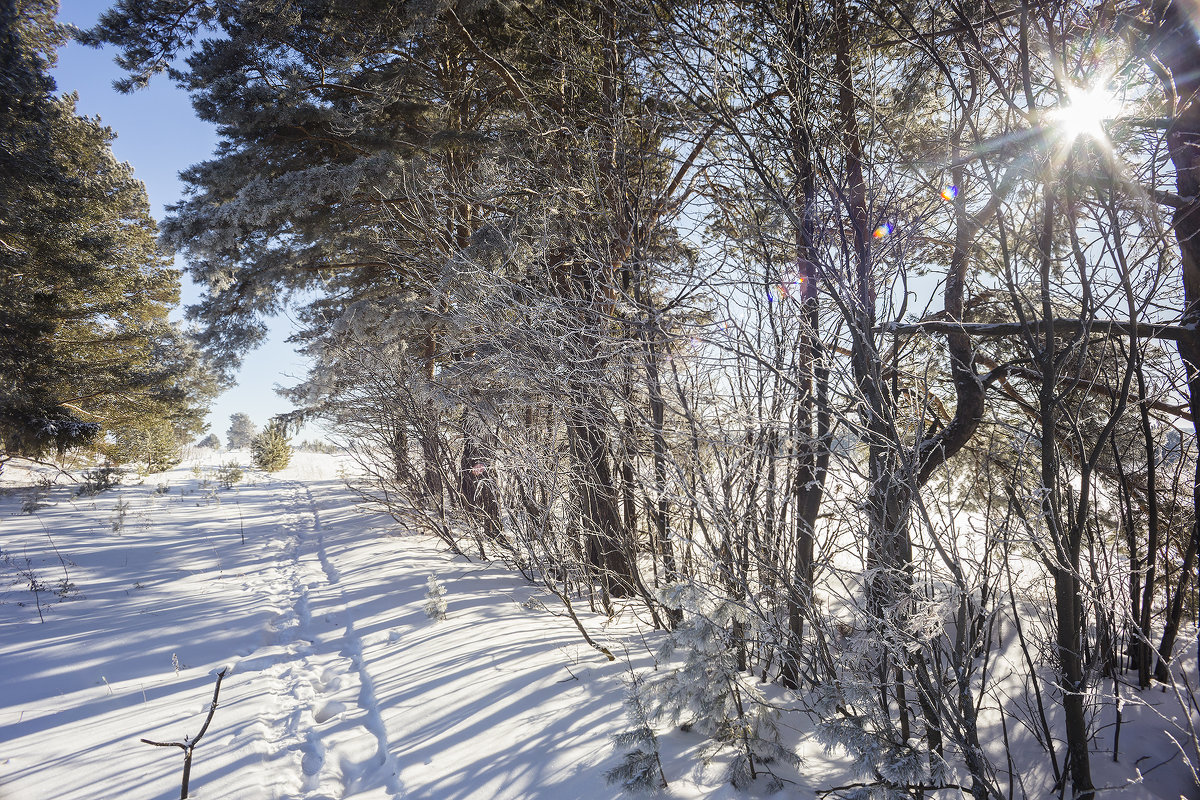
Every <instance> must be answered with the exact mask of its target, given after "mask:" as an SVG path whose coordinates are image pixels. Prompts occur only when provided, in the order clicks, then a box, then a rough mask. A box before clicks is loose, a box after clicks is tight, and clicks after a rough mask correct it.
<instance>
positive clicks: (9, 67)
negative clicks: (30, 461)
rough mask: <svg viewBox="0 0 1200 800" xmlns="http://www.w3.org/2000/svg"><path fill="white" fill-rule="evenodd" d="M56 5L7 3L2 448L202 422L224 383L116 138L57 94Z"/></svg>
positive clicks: (1, 19)
mask: <svg viewBox="0 0 1200 800" xmlns="http://www.w3.org/2000/svg"><path fill="white" fill-rule="evenodd" d="M57 6H58V4H57V3H56V2H51V1H50V0H42V2H29V3H21V4H13V3H11V2H10V3H4V4H2V5H0V42H3V47H2V48H0V49H2V50H3V53H4V55H3V57H2V60H0V70H2V73H0V447H2V452H3V455H4V456H13V455H26V456H33V457H37V456H40V455H42V454H43V453H44V452H46V451H48V450H59V451H62V450H65V449H67V448H69V447H75V446H80V445H92V446H97V447H100V448H102V449H103V448H104V447H106V446H107V445H111V444H112V441H113V440H112V438H111V437H107V438H106V434H110V433H111V434H113V435H116V434H117V433H119V432H124V433H131V432H134V431H145V430H149V429H153V428H156V427H159V426H160V425H164V424H165V425H169V426H171V427H172V428H173V429H175V430H177V431H179V432H185V431H196V430H199V429H200V426H201V424H202V416H203V409H202V408H201V406H202V404H203V403H204V402H205V401H206V400H207V397H208V396H211V393H212V391H213V390H214V388H215V386H214V384H213V383H212V382H211V381H206V380H205V379H204V378H203V377H202V369H201V363H200V360H199V358H198V356H197V354H196V352H195V351H194V350H192V349H190V346H189V344H188V341H187V336H186V335H185V334H184V333H183V332H182V331H181V330H180V329H179V328H178V327H176V326H175V325H173V324H171V323H170V322H169V321H168V319H167V313H168V311H169V309H170V307H171V306H172V305H173V304H174V303H175V302H176V301H177V300H178V294H179V274H178V272H177V271H176V270H174V269H172V268H171V259H170V256H169V254H168V253H166V252H164V251H163V250H162V249H161V248H160V247H159V245H158V242H157V239H156V226H155V223H154V220H153V219H151V217H150V213H149V203H148V200H147V198H146V192H145V188H144V187H143V186H142V184H141V182H140V181H137V180H135V179H134V178H133V173H132V170H131V168H130V167H129V166H128V165H127V164H122V163H120V162H118V161H117V160H116V159H115V158H114V157H113V154H112V151H111V148H110V143H111V141H112V139H113V137H114V134H113V132H112V131H111V130H110V129H108V128H106V127H104V126H103V125H101V124H100V122H99V121H98V120H95V119H89V118H85V117H80V116H78V115H77V114H76V113H75V98H74V97H73V96H71V95H66V96H61V97H55V96H54V95H53V94H52V92H53V90H54V83H53V81H52V80H51V79H50V78H49V76H48V75H47V70H48V69H49V67H50V66H51V65H52V64H53V63H54V59H55V49H56V48H57V47H58V46H60V45H61V44H62V43H63V41H64V40H65V37H66V29H65V28H64V27H63V26H60V25H58V24H57V23H55V22H54V21H53V20H54V14H55V13H56V11H57Z"/></svg>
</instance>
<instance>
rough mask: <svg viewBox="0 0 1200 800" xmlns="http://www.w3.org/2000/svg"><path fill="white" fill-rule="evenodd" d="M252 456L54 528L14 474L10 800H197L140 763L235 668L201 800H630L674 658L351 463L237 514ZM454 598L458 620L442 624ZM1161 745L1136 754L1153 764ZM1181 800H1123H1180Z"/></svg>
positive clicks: (8, 537)
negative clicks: (652, 707) (474, 545)
mask: <svg viewBox="0 0 1200 800" xmlns="http://www.w3.org/2000/svg"><path fill="white" fill-rule="evenodd" d="M236 457H237V454H233V455H230V454H221V455H219V456H216V457H209V458H208V459H207V461H192V462H189V463H187V464H185V465H183V466H181V467H179V468H176V469H174V470H172V471H170V472H167V473H163V474H159V475H152V476H148V477H147V478H146V479H145V480H144V481H143V482H142V483H141V484H137V485H134V484H136V481H137V479H136V477H134V478H127V479H126V484H127V485H124V486H121V487H120V488H118V489H114V490H110V491H107V492H103V493H100V494H97V495H93V496H76V495H75V489H76V486H74V485H59V486H57V487H54V488H50V489H48V490H46V491H44V492H42V494H41V496H40V497H39V498H36V504H37V505H38V507H37V508H36V509H32V506H33V505H34V504H35V498H34V496H33V493H34V489H33V488H31V485H32V483H33V477H34V476H33V475H32V474H26V473H23V472H22V470H21V468H20V467H19V466H18V465H15V464H11V465H9V467H8V469H7V471H6V473H5V475H4V480H3V483H2V484H0V549H2V553H3V563H2V564H0V800H50V798H54V800H83V798H87V799H88V800H106V799H108V798H113V799H114V800H115V799H116V798H122V799H125V798H144V799H146V800H166V799H167V798H174V797H178V796H179V782H180V775H181V768H182V760H183V759H182V756H181V754H180V751H179V750H178V749H176V748H156V747H150V746H148V745H145V744H143V743H141V742H140V739H142V738H143V737H144V738H149V739H153V740H159V741H179V740H181V739H182V738H183V737H184V736H185V735H195V734H196V732H197V731H198V730H199V727H200V725H201V724H202V723H203V721H204V717H205V714H206V712H207V709H208V705H209V702H210V700H211V698H212V692H213V685H214V677H213V675H214V673H215V672H216V671H218V670H220V669H221V668H223V667H226V666H229V667H230V668H231V671H230V672H229V674H228V676H227V677H226V679H225V680H224V684H223V687H222V690H221V697H220V704H219V707H218V708H217V710H216V713H215V715H214V717H213V722H212V726H211V728H210V729H209V731H208V732H207V734H206V735H205V737H204V739H203V740H202V741H201V743H200V745H199V746H198V747H197V749H196V751H195V763H194V765H193V769H192V776H191V789H192V792H191V794H192V796H193V797H198V798H206V799H208V800H215V799H216V798H229V799H230V800H256V799H257V798H288V799H289V800H299V799H300V798H304V799H305V800H339V799H340V798H361V799H362V800H367V799H368V798H370V799H378V800H384V798H432V799H434V800H468V798H470V799H471V800H500V799H502V798H547V799H549V798H555V800H560V799H566V800H569V799H570V798H581V799H582V798H612V797H616V796H618V794H619V792H618V790H617V788H616V787H611V786H607V785H606V784H605V781H604V777H603V773H604V771H605V770H607V769H609V768H611V767H612V766H614V765H615V764H616V763H617V759H616V757H615V756H614V753H613V749H612V745H611V735H612V734H613V733H615V732H617V731H619V730H621V729H622V728H623V727H624V725H625V722H624V717H623V712H622V708H621V697H622V695H623V692H624V688H623V678H624V676H625V674H626V673H627V671H628V669H629V668H630V665H631V664H632V666H634V667H635V668H641V669H644V668H649V667H650V666H651V665H652V663H653V662H652V659H651V657H650V655H649V650H650V648H651V647H653V639H654V634H653V633H643V632H640V631H639V630H637V629H636V627H634V626H632V625H630V624H625V625H624V626H623V627H618V626H616V625H608V626H606V620H605V619H604V618H603V617H600V616H598V615H584V622H585V624H586V625H587V626H588V627H589V630H590V631H591V632H592V633H593V635H596V636H598V637H599V638H600V639H602V640H603V641H604V642H605V644H607V645H608V646H609V647H610V648H612V650H613V652H614V653H617V654H618V655H619V658H618V660H617V661H616V662H609V661H608V660H607V659H606V658H605V657H604V656H603V655H601V654H600V653H598V652H597V651H595V650H594V649H592V648H590V647H588V646H587V645H586V644H585V643H584V642H583V641H582V639H581V637H580V636H579V633H578V631H577V630H576V629H575V627H574V625H573V624H572V623H571V622H570V621H569V620H568V619H566V618H565V617H563V616H561V615H560V614H557V613H555V612H556V611H557V607H556V605H555V602H554V600H553V599H552V598H551V597H548V596H546V595H545V594H544V592H541V591H539V590H538V589H537V588H536V587H533V586H530V585H528V584H527V583H525V582H524V581H523V580H522V579H521V578H520V576H519V575H515V574H513V573H511V572H509V571H507V570H505V569H503V568H501V567H497V566H488V565H483V564H478V563H472V562H469V561H467V560H465V559H462V558H456V557H453V556H451V555H449V554H448V553H446V552H445V550H444V548H443V547H442V546H440V545H439V544H438V543H436V542H435V541H433V540H430V539H427V538H423V537H419V536H415V535H411V534H408V533H406V532H405V531H404V530H402V529H401V528H400V527H399V526H398V525H397V524H396V523H395V522H394V521H392V520H391V519H389V518H387V517H383V516H380V515H374V514H370V513H366V512H364V511H361V510H360V509H358V508H357V506H356V502H355V497H354V496H353V495H352V494H351V493H350V492H349V491H348V490H347V489H346V488H345V487H344V486H343V484H342V481H341V480H340V478H339V477H338V473H339V469H340V463H339V461H338V459H337V458H336V457H332V456H321V455H311V454H299V455H297V457H296V458H295V459H294V461H293V465H292V466H291V467H289V468H288V469H287V470H285V471H283V472H280V473H277V474H275V475H270V476H268V475H265V474H263V473H259V472H253V471H249V470H248V471H247V479H246V480H245V481H243V482H242V483H240V484H238V485H237V487H236V488H233V489H222V488H220V487H219V486H218V485H217V484H216V482H215V467H216V465H218V464H220V463H224V462H225V461H228V460H230V459H232V458H236ZM241 460H245V455H244V454H242V455H241ZM24 512H31V513H24ZM243 539H244V543H243ZM430 576H435V577H436V578H437V580H438V581H439V582H440V583H441V584H442V585H443V586H444V587H445V593H446V600H447V606H448V609H447V612H448V615H447V618H446V619H445V620H440V621H439V620H432V619H430V618H429V617H428V616H427V615H426V613H425V611H424V609H423V607H424V605H425V601H426V590H427V586H426V584H427V581H428V579H429V577H430ZM34 588H36V589H37V591H36V592H34V591H33V589H34ZM539 601H540V602H539ZM543 602H544V606H543V605H542V603H543ZM794 735H795V737H796V739H797V741H799V748H798V749H799V751H800V754H801V755H802V757H803V758H804V759H805V766H804V768H803V769H802V772H803V775H791V776H790V777H791V778H792V779H793V780H794V781H795V782H794V783H792V784H791V785H790V786H789V788H788V789H786V790H785V791H784V792H783V793H781V794H780V796H787V797H805V798H808V797H814V796H816V795H815V789H816V788H819V787H823V786H829V785H831V783H837V782H838V780H839V776H840V778H841V779H846V780H849V775H848V773H846V772H845V771H844V767H845V765H844V763H843V760H842V759H840V758H839V757H837V756H836V754H835V755H832V756H831V755H827V754H825V753H824V752H823V751H822V750H821V748H820V747H819V746H818V745H816V744H815V743H814V742H811V741H809V740H808V739H807V737H805V736H803V735H802V734H801V732H799V731H797V732H795V733H794ZM1138 736H1139V733H1138V731H1137V729H1136V728H1133V729H1127V731H1126V733H1125V734H1123V739H1122V741H1123V743H1124V744H1123V749H1126V750H1127V753H1128V755H1127V756H1125V758H1127V759H1128V760H1129V762H1130V763H1132V762H1133V760H1134V759H1136V758H1138V757H1140V754H1141V751H1140V750H1137V748H1138V746H1139V745H1138ZM663 738H664V741H663V749H664V768H665V771H666V773H667V777H668V779H669V780H670V788H669V790H668V791H667V793H666V794H667V796H669V797H676V798H698V797H704V798H734V797H744V796H745V795H743V794H741V793H738V792H735V791H734V790H733V789H731V788H730V787H728V786H725V785H723V784H722V783H721V781H720V770H719V768H713V769H710V770H708V771H698V770H697V769H696V768H695V764H694V759H693V758H692V753H693V751H694V750H695V749H696V748H697V747H698V746H699V745H700V744H701V742H700V740H699V738H698V737H697V736H696V735H694V734H688V733H683V732H680V731H675V732H672V733H670V734H669V735H667V736H665V737H663ZM1144 749H1146V750H1147V753H1146V755H1149V754H1151V753H1153V754H1155V755H1157V756H1159V757H1158V758H1156V759H1154V762H1157V761H1160V760H1162V757H1165V756H1169V755H1170V754H1169V753H1165V754H1164V753H1163V752H1162V750H1161V742H1159V741H1151V740H1149V739H1147V740H1145V748H1144ZM1145 763H1151V762H1150V761H1146V762H1145ZM718 766H719V765H718ZM1165 772H1166V771H1164V773H1165ZM1170 774H1171V775H1176V773H1170ZM1117 783H1118V785H1120V784H1121V783H1124V781H1120V780H1118V782H1117ZM1180 785H1181V784H1180V783H1179V778H1178V777H1173V778H1171V779H1169V780H1165V781H1163V782H1161V783H1159V784H1157V786H1156V788H1154V789H1153V790H1152V789H1150V788H1147V787H1146V786H1132V787H1131V786H1126V787H1125V788H1121V789H1117V790H1113V791H1111V792H1109V793H1108V794H1107V795H1106V796H1110V797H1135V798H1136V797H1146V798H1152V797H1163V798H1170V800H1175V797H1176V796H1178V793H1179V791H1180V789H1179V786H1180ZM1183 791H1186V789H1184V790H1183Z"/></svg>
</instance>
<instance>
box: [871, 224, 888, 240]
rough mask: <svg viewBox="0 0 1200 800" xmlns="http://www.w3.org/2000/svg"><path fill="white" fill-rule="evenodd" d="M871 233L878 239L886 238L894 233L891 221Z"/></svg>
mask: <svg viewBox="0 0 1200 800" xmlns="http://www.w3.org/2000/svg"><path fill="white" fill-rule="evenodd" d="M871 235H872V236H874V237H875V238H876V239H886V238H887V237H889V236H891V235H892V225H891V223H889V222H885V223H883V224H882V225H880V226H879V227H878V228H876V229H875V232H874V233H872V234H871Z"/></svg>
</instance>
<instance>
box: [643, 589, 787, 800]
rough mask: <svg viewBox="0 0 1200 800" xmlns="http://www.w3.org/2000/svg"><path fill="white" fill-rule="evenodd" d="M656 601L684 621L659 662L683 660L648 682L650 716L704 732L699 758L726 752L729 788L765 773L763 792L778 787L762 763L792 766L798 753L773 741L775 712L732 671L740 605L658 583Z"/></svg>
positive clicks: (741, 614) (747, 681)
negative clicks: (731, 639) (732, 631)
mask: <svg viewBox="0 0 1200 800" xmlns="http://www.w3.org/2000/svg"><path fill="white" fill-rule="evenodd" d="M661 600H662V602H663V605H664V606H666V607H667V608H672V609H675V610H677V611H679V612H681V613H682V617H683V622H682V624H680V625H679V627H677V628H676V629H675V630H674V631H673V632H672V633H671V635H670V636H669V637H668V638H667V640H666V641H665V643H664V645H663V647H662V649H661V650H660V652H659V654H658V660H659V661H660V662H666V661H669V660H670V659H671V658H673V657H675V656H676V655H681V656H682V657H683V663H682V664H681V665H680V666H679V667H677V668H675V669H674V670H671V671H668V672H666V673H664V674H662V675H661V677H658V678H657V679H656V680H654V681H653V682H651V683H648V684H647V687H646V688H647V690H648V691H647V698H648V699H649V700H650V701H651V702H652V703H654V706H653V709H654V715H655V716H656V717H666V718H668V719H670V720H671V721H672V722H674V723H676V724H680V723H682V724H683V725H684V726H685V727H687V728H688V729H690V730H695V731H696V732H697V733H700V734H702V735H704V736H706V737H708V744H707V746H706V747H705V748H704V749H703V750H702V751H701V753H702V759H703V761H704V763H709V762H711V760H712V759H713V758H714V757H715V756H716V755H717V754H718V753H721V752H723V751H729V753H730V756H731V758H730V761H729V764H728V766H727V768H726V770H725V779H726V780H727V781H728V782H729V783H731V784H732V785H733V787H734V788H735V789H746V788H749V787H750V785H751V784H752V783H753V782H754V781H755V780H757V779H758V778H759V777H762V776H764V775H765V776H767V777H768V778H769V780H768V782H767V785H766V787H765V789H766V791H767V792H775V791H779V790H780V789H782V788H783V781H782V780H781V779H780V778H779V776H777V775H776V774H775V773H774V772H773V771H772V769H771V768H770V766H768V765H771V764H775V763H785V764H789V765H791V766H793V767H798V766H799V765H800V758H799V756H797V755H796V754H795V753H794V752H792V750H791V749H789V748H788V747H787V746H785V745H784V744H783V743H782V742H781V741H780V734H779V720H778V718H779V712H778V711H777V710H776V709H774V708H772V707H771V706H770V705H769V704H768V703H767V699H766V697H765V696H764V695H763V693H762V691H761V690H760V689H759V688H758V687H757V686H756V685H755V681H754V679H753V678H752V677H751V676H749V675H747V674H745V673H743V672H741V671H740V670H738V668H737V659H736V657H735V654H734V652H733V650H732V643H731V642H729V641H728V639H729V631H730V628H731V627H732V623H734V622H735V621H742V622H745V621H746V620H745V612H744V609H742V608H741V607H740V606H739V605H737V604H736V603H734V602H732V601H730V600H727V599H722V598H713V599H711V600H708V601H707V602H705V601H702V600H701V598H700V597H699V595H698V593H697V591H696V589H695V587H693V586H689V585H686V584H682V585H675V586H671V587H666V588H664V589H663V591H662V593H661Z"/></svg>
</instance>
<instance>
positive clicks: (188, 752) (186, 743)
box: [142, 667, 229, 800]
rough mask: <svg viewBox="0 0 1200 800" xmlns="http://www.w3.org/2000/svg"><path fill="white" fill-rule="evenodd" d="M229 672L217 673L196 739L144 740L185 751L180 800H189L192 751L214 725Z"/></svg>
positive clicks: (148, 742)
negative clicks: (211, 725)
mask: <svg viewBox="0 0 1200 800" xmlns="http://www.w3.org/2000/svg"><path fill="white" fill-rule="evenodd" d="M228 671H229V667H225V668H224V669H222V670H221V671H220V672H218V673H217V686H216V688H215V689H213V699H212V705H210V706H209V707H208V718H207V719H205V720H204V727H202V728H201V729H200V732H199V733H197V734H196V738H195V739H188V737H187V736H186V735H185V736H184V737H183V741H182V742H152V741H150V740H149V739H142V741H143V742H145V743H146V744H150V745H154V746H155V747H178V748H179V749H180V750H182V751H183V788H181V789H180V790H179V800H187V796H188V780H189V779H190V778H191V777H192V751H193V750H195V749H196V745H198V744H200V740H201V739H202V738H203V737H204V734H205V733H207V732H208V726H209V725H210V724H211V723H212V718H213V714H215V713H216V711H217V698H219V697H220V696H221V681H223V680H224V679H225V673H226V672H228Z"/></svg>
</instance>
